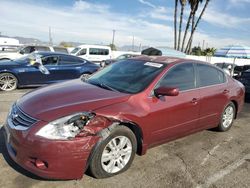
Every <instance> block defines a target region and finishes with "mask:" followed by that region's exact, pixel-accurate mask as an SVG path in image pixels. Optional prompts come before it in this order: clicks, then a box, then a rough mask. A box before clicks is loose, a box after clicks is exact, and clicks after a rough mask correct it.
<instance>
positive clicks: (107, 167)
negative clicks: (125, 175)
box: [89, 126, 137, 178]
mask: <svg viewBox="0 0 250 188" xmlns="http://www.w3.org/2000/svg"><path fill="white" fill-rule="evenodd" d="M136 151H137V141H136V137H135V135H134V133H133V132H132V131H131V130H130V129H129V128H127V127H125V126H118V127H116V128H114V129H113V130H111V132H110V135H109V136H108V137H107V138H106V139H105V140H103V141H101V143H100V144H99V145H98V146H97V148H96V149H95V152H94V154H93V155H92V159H91V161H90V165H89V170H90V173H91V175H93V176H94V177H95V178H107V177H111V176H114V175H117V174H120V173H122V172H124V171H126V170H127V169H128V168H129V167H130V165H131V164H132V162H133V159H134V156H135V153H136Z"/></svg>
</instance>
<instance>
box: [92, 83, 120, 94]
mask: <svg viewBox="0 0 250 188" xmlns="http://www.w3.org/2000/svg"><path fill="white" fill-rule="evenodd" d="M88 83H90V84H93V85H96V86H99V87H101V88H104V89H108V90H111V91H116V92H120V91H118V90H116V89H114V88H112V87H110V86H109V85H107V84H105V83H103V82H100V81H99V82H97V81H88Z"/></svg>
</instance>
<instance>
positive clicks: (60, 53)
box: [35, 52, 76, 57]
mask: <svg viewBox="0 0 250 188" xmlns="http://www.w3.org/2000/svg"><path fill="white" fill-rule="evenodd" d="M35 53H36V54H39V55H43V56H48V55H66V56H71V55H69V54H65V53H62V52H35ZM74 57H76V56H74Z"/></svg>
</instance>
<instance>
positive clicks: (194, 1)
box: [181, 0, 203, 52]
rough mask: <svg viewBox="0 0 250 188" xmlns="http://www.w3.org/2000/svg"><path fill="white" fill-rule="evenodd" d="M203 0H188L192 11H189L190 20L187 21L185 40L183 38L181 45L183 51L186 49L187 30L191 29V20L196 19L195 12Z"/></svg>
mask: <svg viewBox="0 0 250 188" xmlns="http://www.w3.org/2000/svg"><path fill="white" fill-rule="evenodd" d="M202 1H203V0H188V2H189V5H190V9H191V10H190V13H189V17H188V21H187V24H186V28H185V33H184V37H183V40H182V47H181V51H182V52H183V51H184V45H185V42H186V37H187V32H188V29H189V26H190V22H191V20H192V21H194V19H192V18H194V17H195V13H196V11H197V9H198V7H199V3H202Z"/></svg>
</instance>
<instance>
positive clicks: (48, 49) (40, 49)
mask: <svg viewBox="0 0 250 188" xmlns="http://www.w3.org/2000/svg"><path fill="white" fill-rule="evenodd" d="M35 49H36V51H39V52H50V48H49V47H46V46H35Z"/></svg>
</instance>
